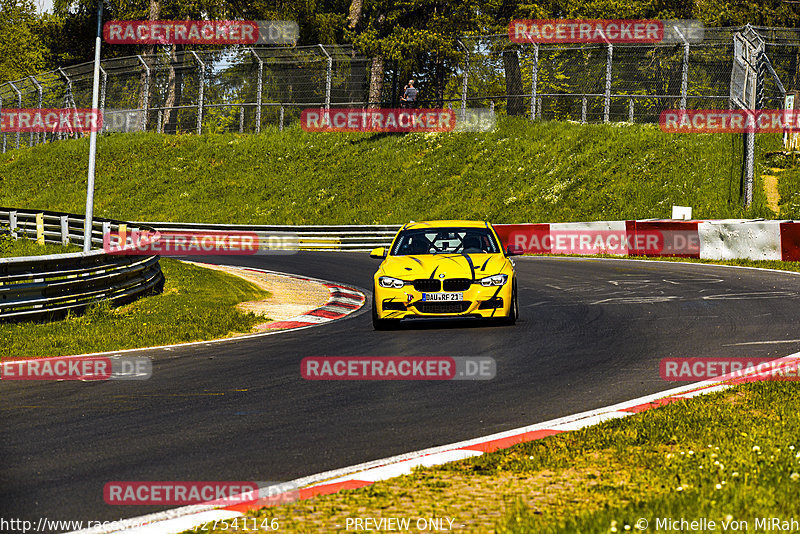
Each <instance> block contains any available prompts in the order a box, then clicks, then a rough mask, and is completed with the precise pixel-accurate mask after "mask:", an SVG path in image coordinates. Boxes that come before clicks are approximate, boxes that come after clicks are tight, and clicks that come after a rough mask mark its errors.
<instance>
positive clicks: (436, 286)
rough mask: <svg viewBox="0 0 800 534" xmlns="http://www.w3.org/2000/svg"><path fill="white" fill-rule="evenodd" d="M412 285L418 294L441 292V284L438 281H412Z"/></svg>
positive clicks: (429, 279)
mask: <svg viewBox="0 0 800 534" xmlns="http://www.w3.org/2000/svg"><path fill="white" fill-rule="evenodd" d="M413 283H414V289H416V290H417V291H419V292H420V293H432V292H436V291H441V290H442V284H441V283H440V282H439V280H435V279H433V278H420V279H419V280H414V282H413Z"/></svg>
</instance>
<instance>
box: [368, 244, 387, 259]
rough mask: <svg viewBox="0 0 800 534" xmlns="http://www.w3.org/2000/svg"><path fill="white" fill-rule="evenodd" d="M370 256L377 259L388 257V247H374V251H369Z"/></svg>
mask: <svg viewBox="0 0 800 534" xmlns="http://www.w3.org/2000/svg"><path fill="white" fill-rule="evenodd" d="M369 257H370V258H375V259H376V260H382V259H384V258H385V257H386V247H378V248H374V249H372V252H370V253H369Z"/></svg>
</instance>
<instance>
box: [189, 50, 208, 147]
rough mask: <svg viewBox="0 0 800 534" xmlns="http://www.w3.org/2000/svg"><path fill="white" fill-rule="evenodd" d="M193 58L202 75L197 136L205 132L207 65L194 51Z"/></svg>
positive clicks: (198, 87)
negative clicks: (204, 105)
mask: <svg viewBox="0 0 800 534" xmlns="http://www.w3.org/2000/svg"><path fill="white" fill-rule="evenodd" d="M191 52H192V56H194V60H195V61H197V63H198V64H199V65H200V75H199V80H198V85H197V135H200V134H201V133H202V131H203V94H204V91H203V89H204V88H205V81H206V64H205V63H203V62H202V61H201V60H200V56H198V55H197V53H196V52H195V51H194V50H192V51H191Z"/></svg>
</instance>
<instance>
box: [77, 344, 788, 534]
mask: <svg viewBox="0 0 800 534" xmlns="http://www.w3.org/2000/svg"><path fill="white" fill-rule="evenodd" d="M770 365H771V368H772V369H773V370H777V369H780V368H788V367H790V366H795V367H796V366H798V365H800V352H797V353H795V354H791V355H789V356H785V357H783V358H778V359H776V360H773V361H772V362H770ZM787 376H791V375H790V374H789V373H787ZM760 380H764V376H763V375H762V374H759V372H758V370H757V368H749V369H745V370H743V371H738V372H735V373H730V374H727V375H723V376H720V377H718V378H714V379H711V380H705V381H702V382H695V383H692V384H689V385H685V386H681V387H677V388H674V389H670V390H667V391H662V392H659V393H654V394H652V395H645V396H643V397H639V398H636V399H632V400H629V401H626V402H621V403H619V404H614V405H611V406H606V407H604V408H599V409H597V410H590V411H588V412H582V413H578V414H574V415H568V416H566V417H561V418H558V419H553V420H551V421H545V422H543V423H537V424H535V425H530V426H525V427H521V428H516V429H514V430H508V431H506V432H500V433H497V434H492V435H489V436H484V437H481V438H475V439H471V440H467V441H461V442H458V443H451V444H449V445H443V446H439V447H432V448H429V449H424V450H421V451H415V452H410V453H406V454H401V455H398V456H392V457H390V458H383V459H381V460H373V461H371V462H366V463H362V464H358V465H354V466H350V467H345V468H342V469H337V470H333V471H327V472H324V473H319V474H316V475H311V476H308V477H304V478H300V479H297V480H294V481H292V482H287V483H285V484H281V486H282V487H287V488H299V489H290V490H289V491H287V492H286V493H284V494H283V495H285V496H286V497H287V498H286V499H281V496H280V495H276V494H275V492H274V491H271V490H272V489H273V488H274V487H272V488H262V489H261V491H260V498H259V499H255V500H251V501H245V502H242V503H240V504H235V505H232V506H226V507H223V508H215V507H214V506H212V505H193V506H184V507H182V508H176V509H173V510H169V511H166V512H160V513H156V514H150V515H146V516H140V517H135V518H131V519H125V520H122V521H119V522H116V524H115V525H114V526H107V527H95V528H91V529H85V530H80V531H75V534H77V533H81V534H108V533H112V532H126V533H128V534H177V533H179V532H183V531H185V530H189V529H191V528H194V527H197V526H200V525H205V524H208V523H209V522H212V523H213V521H215V520H216V521H224V520H229V519H234V518H237V517H242V516H243V515H244V514H245V512H247V511H248V510H256V509H259V508H261V507H263V506H265V505H268V504H270V503H275V502H287V501H289V500H305V499H310V498H313V497H316V496H319V495H328V494H332V493H336V492H338V491H341V490H345V489H355V488H361V487H364V486H369V485H370V484H372V483H374V482H377V481H380V480H386V479H389V478H393V477H397V476H402V475H408V474H410V473H411V472H412V470H413V469H414V468H415V467H420V466H424V467H430V466H434V465H441V464H445V463H448V462H454V461H457V460H463V459H465V458H471V457H474V456H480V455H481V454H484V453H487V452H493V451H496V450H499V449H506V448H508V447H512V446H513V445H516V444H518V443H526V442H529V441H534V440H537V439H542V438H545V437H547V436H552V435H555V434H561V433H563V432H570V431H573V430H578V429H581V428H586V427H588V426H592V425H596V424H598V423H602V422H603V421H608V420H610V419H620V418H623V417H627V416H629V415H633V414H636V413H640V412H644V411H647V410H650V409H653V408H658V407H661V406H665V405H667V404H671V403H673V402H676V401H680V400H685V399H690V398H692V397H696V396H698V395H703V394H707V393H714V392H717V391H722V390H724V389H727V388H729V387H731V386H734V385H737V384H742V383H746V382H755V381H760Z"/></svg>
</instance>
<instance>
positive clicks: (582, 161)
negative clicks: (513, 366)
mask: <svg viewBox="0 0 800 534" xmlns="http://www.w3.org/2000/svg"><path fill="white" fill-rule="evenodd" d="M88 149H89V142H88V139H79V140H71V141H65V142H58V143H54V144H50V145H46V146H37V147H33V148H30V149H22V150H15V151H10V152H9V153H7V154H2V155H0V205H4V206H11V207H24V208H40V209H52V210H61V211H68V212H74V213H82V212H83V208H84V199H85V194H86V191H85V190H86V173H87V170H86V169H87V154H88ZM779 149H780V136H779V135H778V134H760V135H759V136H758V137H757V170H758V171H759V172H758V176H760V174H761V172H762V171H764V170H765V169H766V168H768V167H770V166H771V165H773V164H774V163H770V162H768V161H767V159H766V157H765V153H766V152H769V151H775V150H779ZM740 150H741V139H740V136H739V137H734V136H733V134H680V135H679V134H666V133H664V132H662V131H661V130H660V129H659V128H658V127H657V126H654V125H613V124H612V125H602V124H589V125H579V124H574V123H567V122H535V123H531V122H530V121H528V120H525V119H501V120H500V121H499V123H498V128H497V129H496V130H495V131H494V132H491V133H432V134H340V133H308V132H303V131H302V130H300V129H299V128H297V127H294V128H289V129H287V130H285V131H284V132H278V131H277V130H275V129H273V130H268V131H265V132H262V133H261V134H244V135H238V134H219V135H215V134H209V135H202V136H197V135H190V134H186V135H177V136H175V135H161V134H155V133H138V134H112V135H104V136H101V137H100V139H99V144H98V164H97V185H96V193H95V214H96V215H97V216H102V217H110V218H119V219H126V220H149V221H158V220H167V221H182V222H209V223H246V224H314V223H316V224H346V223H359V224H378V223H385V224H389V223H394V224H399V223H404V222H407V221H408V220H424V219H436V218H477V219H486V220H490V221H492V222H497V223H510V222H558V221H590V220H613V219H636V218H654V217H669V216H670V215H671V207H672V205H673V204H676V205H686V206H692V207H693V208H694V213H693V215H694V216H695V217H696V218H725V217H768V218H771V217H774V216H776V215H780V216H781V217H797V218H800V205H798V204H799V203H798V201H797V200H796V199H795V198H794V197H793V193H792V192H791V191H787V192H786V198H787V202H784V203H783V204H782V206H781V212H782V213H780V214H774V213H772V212H771V211H770V210H769V209H768V208H766V207H765V197H764V193H763V188H762V186H761V184H760V183H757V184H756V187H755V200H754V204H753V206H752V208H751V209H749V210H744V209H743V208H742V207H741V206H740V203H739V201H738V194H739V192H738V190H739V173H740ZM787 161H788V160H787ZM793 165H794V164H793V163H792V162H788V163H787V162H782V166H789V167H793ZM784 177H785V178H786V182H785V183H786V184H788V185H786V186H783V185H782V186H781V188H782V189H785V188H786V187H789V188H791V187H793V185H792V184H794V183H795V182H796V181H797V180H798V177H800V173H798V172H797V171H795V170H793V169H789V170H787V171H786V172H784V173H783V174H782V177H781V179H782V180H783V179H784ZM782 192H783V191H782Z"/></svg>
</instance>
